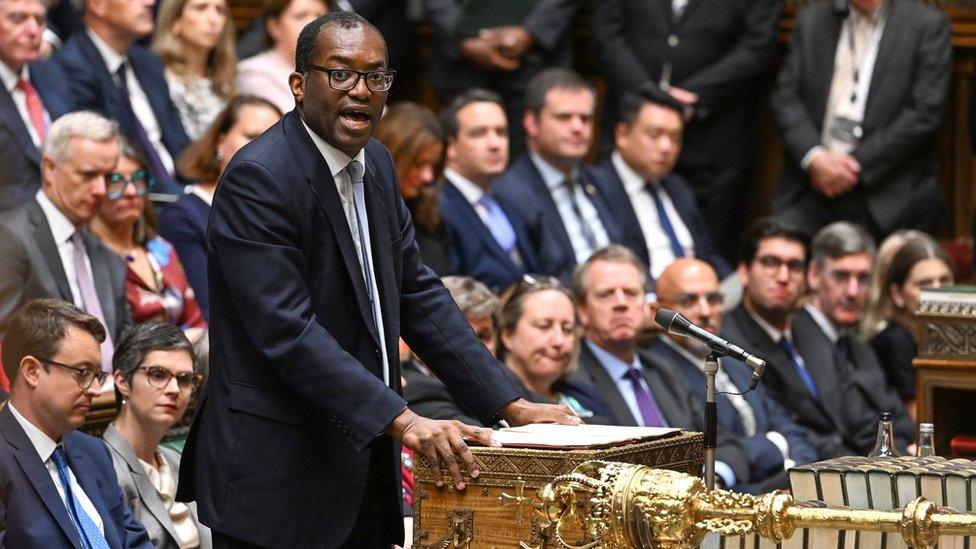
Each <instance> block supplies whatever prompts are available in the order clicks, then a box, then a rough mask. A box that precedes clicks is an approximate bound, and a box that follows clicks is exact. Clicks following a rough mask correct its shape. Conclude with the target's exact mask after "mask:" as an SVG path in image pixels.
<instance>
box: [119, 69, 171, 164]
mask: <svg viewBox="0 0 976 549" xmlns="http://www.w3.org/2000/svg"><path fill="white" fill-rule="evenodd" d="M116 74H117V75H118V78H119V91H120V92H122V103H123V106H124V107H125V109H126V111H127V112H128V113H129V116H130V117H131V118H132V126H133V128H134V129H135V132H136V134H135V135H134V136H133V137H135V139H136V144H137V145H138V146H139V149H140V150H142V153H143V154H144V155H146V160H148V161H149V169H151V170H152V173H153V175H154V176H155V177H156V179H157V180H158V181H171V180H172V179H173V178H172V176H171V175H170V173H169V170H167V169H166V166H165V165H164V164H163V161H162V159H161V158H160V157H159V153H158V152H157V151H156V148H155V147H153V145H152V142H151V141H150V140H149V134H147V133H146V128H144V127H143V125H142V122H140V121H139V117H138V116H136V111H135V109H133V108H132V100H131V98H130V96H129V83H128V81H127V80H126V77H125V74H126V68H125V63H122V64H121V65H119V70H118V72H116Z"/></svg>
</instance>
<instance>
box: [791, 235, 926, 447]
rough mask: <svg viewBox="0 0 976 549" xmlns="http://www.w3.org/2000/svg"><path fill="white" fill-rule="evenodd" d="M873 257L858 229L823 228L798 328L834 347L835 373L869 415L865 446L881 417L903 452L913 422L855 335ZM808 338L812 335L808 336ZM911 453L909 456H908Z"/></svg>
mask: <svg viewBox="0 0 976 549" xmlns="http://www.w3.org/2000/svg"><path fill="white" fill-rule="evenodd" d="M874 257H875V248H874V241H873V240H872V239H871V235H869V234H868V233H867V231H865V230H864V229H863V228H862V227H860V226H858V225H855V224H853V223H850V222H847V221H836V222H834V223H831V224H830V225H827V226H826V227H824V228H823V229H820V232H818V233H817V235H816V236H815V237H814V238H813V242H812V243H811V245H810V266H809V267H808V268H807V282H808V283H809V285H810V290H811V291H812V292H813V295H812V297H811V299H810V301H809V302H807V304H806V305H805V306H804V308H803V310H802V311H800V313H799V314H798V315H797V322H805V323H806V322H809V323H812V324H814V325H816V326H817V328H819V329H820V331H821V333H822V334H823V336H824V338H825V339H824V340H822V344H823V345H825V346H830V347H833V348H834V350H835V351H836V352H835V355H834V356H835V360H836V362H837V369H838V371H839V372H841V375H842V376H843V377H844V378H845V379H849V380H850V381H851V383H852V385H853V387H854V388H855V389H856V392H855V395H854V396H855V397H858V398H861V399H863V400H864V402H865V404H866V408H867V410H868V411H869V412H870V413H869V414H868V415H867V416H866V417H865V419H864V421H865V422H866V423H867V426H868V428H866V429H865V430H864V435H865V436H866V437H867V438H866V439H865V440H864V443H865V444H873V443H874V437H873V433H874V431H872V430H871V429H870V427H872V426H874V425H877V421H878V417H879V416H880V414H881V412H891V413H892V416H893V418H894V429H895V442H896V444H897V446H898V449H899V450H901V451H903V452H904V451H906V449H907V447H908V446H909V445H911V444H913V443H914V441H915V422H914V421H912V418H911V417H910V416H909V415H908V412H907V411H906V410H905V406H904V404H903V403H902V401H901V398H900V397H899V396H898V393H897V392H896V391H895V389H894V387H892V386H891V385H889V384H888V381H887V379H886V378H885V375H884V371H883V370H882V369H881V364H880V363H879V362H878V357H877V356H876V355H875V354H874V350H873V349H871V347H870V346H869V345H868V344H867V343H865V341H864V340H863V339H861V336H860V335H859V334H858V326H859V324H860V322H861V318H862V317H863V316H864V311H865V307H866V306H867V300H868V292H869V290H870V285H871V272H872V270H873V265H874ZM810 333H811V337H815V336H816V332H815V331H813V330H811V331H810ZM913 453H914V452H913Z"/></svg>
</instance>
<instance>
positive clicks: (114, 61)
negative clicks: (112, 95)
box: [85, 29, 126, 76]
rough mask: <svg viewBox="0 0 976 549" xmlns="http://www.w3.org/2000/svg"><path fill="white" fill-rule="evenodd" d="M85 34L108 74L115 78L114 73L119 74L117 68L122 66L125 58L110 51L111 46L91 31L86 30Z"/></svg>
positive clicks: (112, 50)
mask: <svg viewBox="0 0 976 549" xmlns="http://www.w3.org/2000/svg"><path fill="white" fill-rule="evenodd" d="M85 32H87V33H88V37H89V38H91V41H92V42H93V43H94V44H95V49H97V50H98V53H99V55H101V56H102V60H103V61H105V66H106V67H107V68H108V73H109V74H111V75H112V76H115V73H117V72H119V67H121V66H122V63H125V59H126V56H125V55H123V54H121V53H119V52H117V51H115V50H114V49H112V46H109V45H108V44H106V43H105V41H104V40H102V39H101V38H100V37H99V36H98V35H97V34H95V32H94V31H93V30H91V29H87V30H86V31H85Z"/></svg>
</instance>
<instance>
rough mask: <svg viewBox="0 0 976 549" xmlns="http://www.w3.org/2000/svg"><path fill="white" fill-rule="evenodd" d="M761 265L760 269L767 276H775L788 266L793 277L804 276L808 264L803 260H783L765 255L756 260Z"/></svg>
mask: <svg viewBox="0 0 976 549" xmlns="http://www.w3.org/2000/svg"><path fill="white" fill-rule="evenodd" d="M756 261H757V262H758V263H759V267H760V269H762V271H763V272H764V273H765V274H766V275H767V276H773V275H775V274H776V273H778V272H779V270H780V269H781V268H783V265H786V269H787V270H788V271H789V272H790V274H791V275H797V274H802V273H803V271H805V270H806V268H807V264H806V262H805V261H803V260H802V259H788V260H787V259H782V258H780V257H776V256H775V255H764V256H762V257H758V258H756Z"/></svg>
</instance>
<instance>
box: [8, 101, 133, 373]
mask: <svg viewBox="0 0 976 549" xmlns="http://www.w3.org/2000/svg"><path fill="white" fill-rule="evenodd" d="M119 151H120V143H119V129H118V125H117V124H116V123H115V122H113V121H111V120H109V119H107V118H105V117H103V116H101V115H99V114H96V113H93V112H89V111H79V112H74V113H71V114H66V115H64V116H63V117H61V118H59V119H58V120H57V121H56V122H55V123H54V124H52V125H51V128H50V130H49V131H48V133H47V136H46V137H45V139H44V145H43V147H42V149H41V152H42V159H41V189H40V190H39V191H38V192H37V194H36V195H35V196H34V200H31V201H30V202H28V203H26V204H24V205H23V206H20V207H18V208H16V209H13V210H10V211H9V212H6V213H4V214H3V215H2V216H0V257H2V258H3V261H0V337H2V335H3V334H4V332H6V328H7V322H8V321H9V319H10V317H11V316H12V315H13V313H14V311H16V310H17V309H18V308H19V307H20V305H21V304H23V303H25V302H27V301H30V300H32V299H36V298H42V297H56V298H61V299H64V300H65V301H68V302H70V303H74V304H75V305H77V306H78V307H79V308H81V309H83V310H85V311H87V312H88V314H90V315H92V316H94V317H95V318H97V319H99V320H100V321H102V324H104V325H105V327H106V328H107V331H108V337H106V338H105V342H103V343H102V365H103V368H105V369H106V371H109V372H110V371H111V364H112V350H113V348H114V346H113V344H112V342H113V341H117V340H118V338H119V336H120V335H121V333H122V330H123V329H125V328H126V327H127V326H129V325H130V324H131V323H132V318H131V316H130V314H129V307H128V303H127V301H126V298H125V265H123V263H122V260H120V259H119V258H118V256H116V255H115V254H114V253H112V252H111V251H109V249H108V248H106V247H105V246H104V245H102V243H101V242H100V241H99V240H98V239H97V238H95V237H94V236H92V234H91V233H90V232H88V228H87V226H88V222H89V221H91V219H92V218H93V217H95V214H96V212H98V208H99V206H100V205H101V203H102V199H104V198H105V192H106V186H107V185H108V184H109V180H110V179H111V178H112V176H113V175H114V172H115V166H116V164H117V163H118V159H119Z"/></svg>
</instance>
